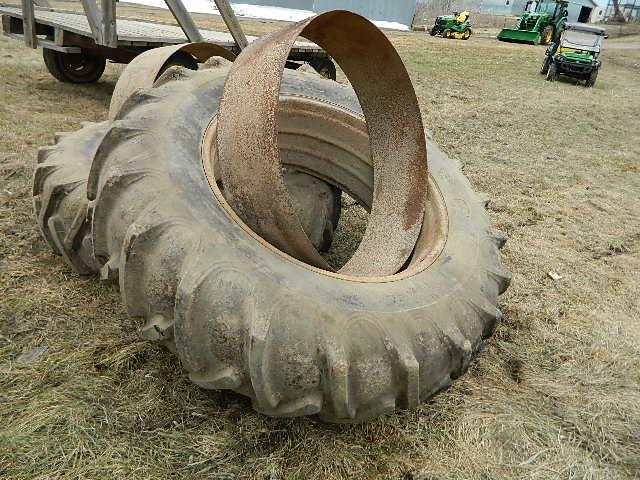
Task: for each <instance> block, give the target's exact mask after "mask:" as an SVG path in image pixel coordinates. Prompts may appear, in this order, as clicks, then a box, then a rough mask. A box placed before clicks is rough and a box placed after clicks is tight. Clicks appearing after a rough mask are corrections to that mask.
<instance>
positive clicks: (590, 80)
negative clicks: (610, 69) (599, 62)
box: [584, 68, 598, 87]
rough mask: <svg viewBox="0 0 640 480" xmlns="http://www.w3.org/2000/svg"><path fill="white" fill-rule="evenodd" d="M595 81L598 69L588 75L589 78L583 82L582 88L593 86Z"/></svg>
mask: <svg viewBox="0 0 640 480" xmlns="http://www.w3.org/2000/svg"><path fill="white" fill-rule="evenodd" d="M597 79H598V69H597V68H596V69H595V70H593V71H592V72H591V75H589V78H587V81H586V82H585V84H584V86H585V87H593V86H595V84H596V80H597Z"/></svg>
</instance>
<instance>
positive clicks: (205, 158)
mask: <svg viewBox="0 0 640 480" xmlns="http://www.w3.org/2000/svg"><path fill="white" fill-rule="evenodd" d="M314 101H315V99H313V98H303V97H299V96H288V95H283V96H281V98H280V102H281V106H282V108H281V109H280V114H281V115H282V116H284V115H289V116H290V121H289V122H288V123H287V122H279V126H283V127H284V128H285V129H287V128H288V126H289V125H296V126H299V125H300V124H301V121H300V117H299V116H296V115H295V111H296V109H297V108H300V106H301V105H302V106H303V107H304V106H305V105H304V104H306V103H308V102H311V103H313V102H314ZM325 106H326V108H328V109H331V108H335V110H334V114H333V115H331V116H329V117H325V118H329V119H330V120H335V118H336V117H339V113H340V109H341V107H338V106H335V105H328V104H325ZM312 108H315V106H314V107H312ZM343 113H347V114H349V115H351V116H352V119H353V120H355V121H359V122H361V124H362V128H363V129H365V130H366V127H365V126H364V118H363V117H362V116H361V115H359V114H357V113H355V112H350V111H349V112H347V111H344V110H343ZM217 120H218V119H217V116H216V117H214V118H213V119H212V120H211V122H210V123H209V125H208V127H207V128H206V129H205V132H204V134H203V137H202V141H201V146H200V151H201V160H202V166H203V170H204V173H205V176H206V178H207V182H208V183H209V186H210V188H211V191H212V193H213V196H214V198H215V200H216V201H217V202H218V203H219V204H220V205H221V206H222V208H223V209H224V211H225V213H226V214H227V216H228V217H229V218H230V219H231V220H233V221H234V222H236V223H237V224H238V225H239V226H240V227H241V228H242V229H243V230H244V231H245V232H246V233H247V234H248V235H249V236H250V237H252V238H253V239H254V240H256V241H257V242H259V243H260V244H262V245H263V246H264V247H265V248H266V249H267V250H269V251H271V252H272V253H274V254H276V255H278V256H280V257H282V258H283V259H285V260H287V261H289V262H291V263H293V264H295V265H297V266H300V267H302V268H305V269H308V270H311V271H313V272H315V273H318V274H321V275H324V276H329V277H333V278H336V279H341V280H348V281H352V282H360V283H374V282H378V283H384V282H393V281H398V280H402V279H406V278H409V277H411V276H413V275H416V274H418V273H420V272H422V271H424V270H425V269H427V268H428V267H429V266H430V265H432V264H433V262H434V261H435V260H436V259H437V258H438V256H439V255H440V254H441V252H442V250H443V249H444V246H445V244H446V241H447V238H448V231H449V217H448V213H447V208H446V204H445V202H444V198H443V195H442V193H441V192H440V189H439V187H438V185H437V184H436V183H435V181H434V180H433V178H429V189H428V192H429V193H428V195H427V200H426V214H425V219H424V224H423V227H422V229H421V232H420V235H419V237H418V240H417V242H416V247H415V250H414V252H413V254H412V256H411V259H410V262H409V265H408V266H406V268H405V269H403V270H402V271H400V272H399V273H396V274H393V275H382V276H375V275H374V276H354V275H348V274H344V273H340V272H332V271H328V270H325V269H322V268H318V267H314V266H312V265H309V264H308V263H305V262H303V261H300V260H298V259H296V258H294V257H292V256H291V255H289V254H287V253H286V252H283V251H282V250H280V249H278V248H276V247H274V246H273V245H272V244H270V243H269V242H267V241H266V240H265V239H263V238H262V237H261V236H260V235H259V234H258V233H257V232H255V231H254V230H253V229H251V228H250V227H249V226H248V225H247V224H246V223H245V222H244V221H243V220H242V219H241V218H240V217H239V216H238V215H237V214H236V212H235V211H234V209H233V207H232V206H231V205H230V204H229V203H228V201H227V199H226V198H225V195H224V194H223V192H222V190H221V189H220V187H219V185H218V182H220V181H221V177H220V172H219V167H217V166H216V163H217V152H216V128H217ZM315 126H316V127H318V124H317V123H315ZM335 127H336V126H335V124H334V123H331V124H330V125H327V127H326V129H325V130H327V131H330V130H335V131H336V132H337V134H336V137H341V138H342V137H343V136H345V135H348V132H345V131H344V130H338V129H336V128H335ZM347 128H351V126H349V127H347ZM316 131H318V130H316ZM280 133H282V132H280ZM365 134H366V132H365ZM294 135H295V133H294ZM302 136H303V137H304V138H301V140H302V141H306V140H308V137H307V136H306V135H302ZM293 143H294V142H281V143H280V145H281V147H282V148H283V149H287V148H290V147H292V145H293ZM365 143H366V142H365ZM361 145H362V143H361V142H360V146H361ZM293 148H295V145H294V146H293ZM308 153H309V154H310V155H312V154H314V153H318V150H314V149H309V150H308ZM356 154H357V155H354V156H353V158H354V159H355V158H356V157H358V156H363V155H366V154H367V152H356ZM283 157H286V158H288V157H287V156H286V155H284V154H283ZM319 159H320V160H321V161H324V160H326V158H322V157H319ZM355 161H356V160H353V162H355ZM369 161H370V160H369ZM283 163H284V166H285V167H287V168H289V167H292V168H295V169H297V170H300V171H303V172H305V173H308V174H310V175H313V176H316V177H318V178H321V179H322V180H325V181H327V182H328V183H331V184H333V185H336V186H338V187H340V188H341V189H342V190H344V191H345V192H347V193H349V194H350V195H351V196H352V197H354V198H355V199H356V200H357V201H358V203H359V204H361V205H362V206H363V207H365V208H368V205H369V204H370V199H369V200H368V201H367V199H366V198H365V197H366V195H367V194H366V192H364V191H363V185H362V183H361V182H360V179H359V177H361V176H362V175H361V174H360V175H348V176H347V177H346V178H335V176H332V175H327V174H326V172H335V171H336V170H335V169H334V166H333V165H328V166H327V170H326V171H325V172H318V171H317V169H310V168H308V167H305V166H304V165H302V164H301V163H300V162H297V163H289V162H288V161H287V162H283ZM369 168H370V167H369ZM369 188H370V189H371V186H369Z"/></svg>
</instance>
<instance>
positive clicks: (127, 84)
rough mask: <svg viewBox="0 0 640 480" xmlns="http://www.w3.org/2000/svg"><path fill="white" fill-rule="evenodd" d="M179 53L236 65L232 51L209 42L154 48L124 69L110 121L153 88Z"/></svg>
mask: <svg viewBox="0 0 640 480" xmlns="http://www.w3.org/2000/svg"><path fill="white" fill-rule="evenodd" d="M176 52H185V53H189V54H191V55H192V56H193V57H194V58H195V59H196V60H197V61H198V62H204V61H206V60H208V59H209V58H211V57H216V56H217V57H223V58H226V59H227V60H230V61H233V60H235V58H236V56H235V55H234V54H233V53H232V52H230V51H229V50H227V49H225V48H223V47H221V46H219V45H216V44H214V43H209V42H198V43H182V44H179V45H170V46H168V47H160V48H154V49H152V50H147V51H146V52H144V53H141V54H140V55H138V56H137V57H136V58H134V59H133V60H132V61H131V63H129V65H127V68H125V69H124V71H123V72H122V74H121V75H120V78H119V79H118V83H116V86H115V89H114V90H113V95H112V96H111V103H110V105H109V120H114V119H115V116H116V115H117V113H118V111H119V110H120V108H121V107H122V105H123V104H124V102H125V101H126V100H127V98H129V97H130V96H131V94H132V93H133V92H135V91H136V90H138V89H140V88H151V86H153V82H155V81H156V79H157V78H158V76H159V75H160V73H161V72H162V67H163V66H164V64H165V63H166V62H167V60H169V58H171V56H172V55H173V54H174V53H176Z"/></svg>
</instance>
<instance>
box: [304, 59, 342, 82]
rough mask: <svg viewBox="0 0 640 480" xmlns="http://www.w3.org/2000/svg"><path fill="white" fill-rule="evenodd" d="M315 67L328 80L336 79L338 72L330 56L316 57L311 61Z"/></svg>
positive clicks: (310, 63)
mask: <svg viewBox="0 0 640 480" xmlns="http://www.w3.org/2000/svg"><path fill="white" fill-rule="evenodd" d="M309 65H311V66H312V67H313V69H314V70H315V71H316V72H318V73H319V74H320V75H322V76H323V77H324V78H326V79H327V80H334V81H335V80H336V78H337V75H338V72H337V70H336V65H335V63H333V61H332V60H331V59H330V58H314V59H313V60H311V61H310V62H309Z"/></svg>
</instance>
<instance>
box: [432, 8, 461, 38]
mask: <svg viewBox="0 0 640 480" xmlns="http://www.w3.org/2000/svg"><path fill="white" fill-rule="evenodd" d="M469 15H471V14H470V13H469V12H461V13H458V12H454V14H453V15H440V16H439V17H437V18H436V23H435V25H434V26H433V28H431V31H430V32H429V33H430V34H431V36H432V37H433V36H435V35H442V36H443V37H444V38H458V39H462V40H468V39H469V37H470V36H471V22H470V21H469Z"/></svg>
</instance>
